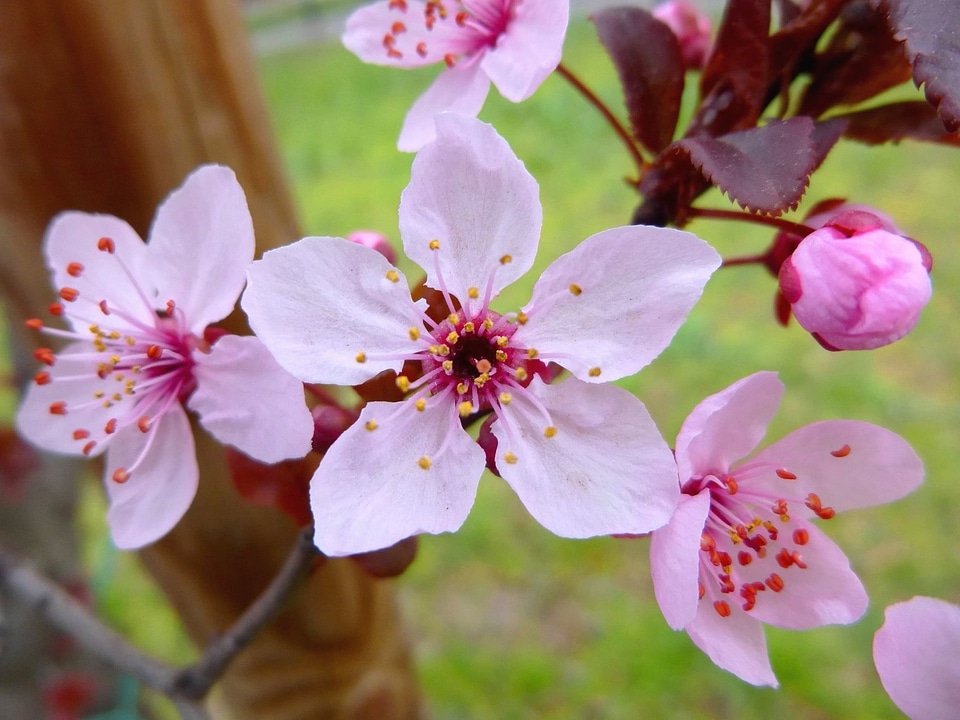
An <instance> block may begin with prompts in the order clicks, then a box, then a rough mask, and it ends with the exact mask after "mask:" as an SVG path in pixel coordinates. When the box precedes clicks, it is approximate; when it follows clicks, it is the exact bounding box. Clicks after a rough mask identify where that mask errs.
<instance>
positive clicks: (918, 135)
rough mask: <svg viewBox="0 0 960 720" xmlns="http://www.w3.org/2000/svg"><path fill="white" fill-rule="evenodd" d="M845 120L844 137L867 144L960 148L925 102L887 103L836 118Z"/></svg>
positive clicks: (958, 140)
mask: <svg viewBox="0 0 960 720" xmlns="http://www.w3.org/2000/svg"><path fill="white" fill-rule="evenodd" d="M839 117H840V118H842V119H845V120H847V122H848V124H847V129H846V131H845V132H844V135H845V136H846V137H848V138H850V139H851V140H857V141H858V142H862V143H866V144H867V145H882V144H883V143H886V142H898V141H900V140H903V139H905V138H906V139H910V140H922V141H924V142H936V143H945V144H947V145H960V134H958V133H948V132H946V131H945V130H944V129H943V123H942V122H940V118H939V117H938V115H937V111H936V110H934V109H933V106H931V105H930V104H929V103H925V102H923V101H922V100H915V101H912V102H910V101H907V102H898V103H891V104H889V105H881V106H880V107H875V108H870V109H869V110H861V111H860V112H854V113H848V114H846V115H841V116H839Z"/></svg>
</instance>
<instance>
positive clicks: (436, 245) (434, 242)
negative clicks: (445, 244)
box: [430, 239, 440, 250]
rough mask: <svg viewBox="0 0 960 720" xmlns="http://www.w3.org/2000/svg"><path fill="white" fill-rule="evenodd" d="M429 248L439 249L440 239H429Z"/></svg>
mask: <svg viewBox="0 0 960 720" xmlns="http://www.w3.org/2000/svg"><path fill="white" fill-rule="evenodd" d="M430 249H431V250H439V249H440V241H439V240H436V239H434V240H431V241H430Z"/></svg>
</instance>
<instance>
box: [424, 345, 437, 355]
mask: <svg viewBox="0 0 960 720" xmlns="http://www.w3.org/2000/svg"><path fill="white" fill-rule="evenodd" d="M427 351H428V352H429V353H430V354H431V355H439V354H440V346H439V345H431V346H430V347H428V348H427Z"/></svg>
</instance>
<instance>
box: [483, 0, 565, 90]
mask: <svg viewBox="0 0 960 720" xmlns="http://www.w3.org/2000/svg"><path fill="white" fill-rule="evenodd" d="M569 15H570V1H569V0H523V1H522V2H516V3H514V5H513V16H512V17H511V19H510V22H509V24H508V25H507V28H506V31H505V32H504V33H503V34H501V35H500V37H499V38H498V39H497V44H496V46H495V47H494V48H493V49H491V50H489V51H488V52H487V53H485V54H484V56H483V60H482V64H483V70H484V72H485V73H486V74H487V75H488V76H489V77H490V79H491V80H492V81H493V84H494V85H496V86H497V90H499V91H500V94H501V95H503V96H504V97H505V98H506V99H507V100H510V101H512V102H521V101H523V100H526V99H527V98H528V97H530V96H531V95H533V93H534V91H535V90H536V89H537V88H538V87H540V84H541V83H542V82H543V81H544V80H545V79H546V78H547V76H548V75H550V73H552V72H553V71H554V70H555V69H556V67H557V65H558V64H559V63H560V55H561V53H562V52H563V39H564V36H565V35H566V31H567V22H568V20H569Z"/></svg>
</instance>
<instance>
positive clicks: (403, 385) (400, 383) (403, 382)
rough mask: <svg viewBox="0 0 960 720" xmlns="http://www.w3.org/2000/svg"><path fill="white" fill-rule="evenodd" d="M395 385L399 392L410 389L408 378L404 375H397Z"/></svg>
mask: <svg viewBox="0 0 960 720" xmlns="http://www.w3.org/2000/svg"><path fill="white" fill-rule="evenodd" d="M396 383H397V387H398V388H400V392H403V393H405V392H407V391H408V390H409V389H410V378H408V377H407V376H406V375H397V380H396Z"/></svg>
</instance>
